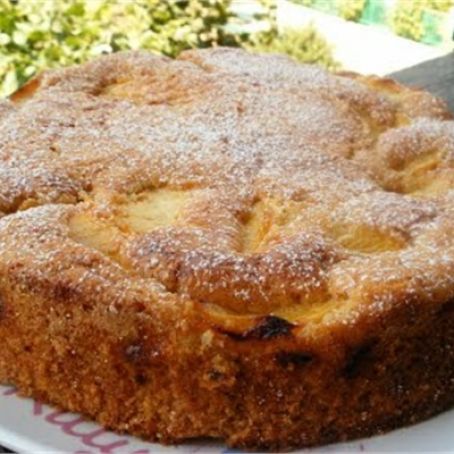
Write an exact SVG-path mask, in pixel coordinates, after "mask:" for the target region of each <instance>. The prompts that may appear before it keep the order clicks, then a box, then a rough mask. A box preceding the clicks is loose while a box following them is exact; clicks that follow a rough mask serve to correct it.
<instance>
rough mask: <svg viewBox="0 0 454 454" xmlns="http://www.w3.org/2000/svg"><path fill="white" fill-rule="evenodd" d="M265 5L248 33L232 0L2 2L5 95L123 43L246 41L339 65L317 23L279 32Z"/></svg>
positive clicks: (168, 50)
mask: <svg viewBox="0 0 454 454" xmlns="http://www.w3.org/2000/svg"><path fill="white" fill-rule="evenodd" d="M262 5H263V12H262V13H260V14H259V16H261V17H257V18H256V19H262V20H263V19H265V20H266V23H267V24H268V26H267V28H266V30H263V31H259V32H257V31H255V32H251V31H248V28H247V24H246V23H245V19H244V18H242V17H240V16H238V15H235V14H234V13H233V12H232V11H231V0H184V1H183V0H169V1H162V0H134V1H128V0H0V96H6V95H9V94H11V93H13V92H14V91H15V90H16V89H17V88H19V87H20V86H21V85H23V84H24V83H25V82H26V81H27V80H29V79H30V78H32V77H33V76H34V75H35V74H37V73H38V72H40V71H42V70H44V69H47V68H52V67H61V66H67V65H71V64H74V63H81V62H83V61H86V60H88V59H90V58H93V57H96V56H97V55H100V54H104V53H110V52H116V51H120V50H126V49H148V50H150V51H153V52H158V53H162V54H165V55H169V56H176V55H178V54H179V53H180V52H181V51H183V50H185V49H189V48H195V47H210V46H215V45H224V46H226V45H227V46H241V47H246V48H248V49H250V50H252V51H254V50H256V51H261V52H270V51H272V52H285V53H288V54H290V55H291V56H292V57H294V58H296V59H298V60H300V61H303V62H310V63H312V62H317V63H320V64H322V65H325V66H326V67H328V68H335V67H337V66H338V64H337V62H336V61H335V60H334V59H333V57H332V52H331V48H330V46H329V45H328V44H327V43H326V41H325V40H324V39H323V38H322V37H321V36H320V35H319V34H318V33H317V31H316V30H315V29H314V28H313V27H309V28H304V29H302V30H299V31H290V32H288V33H284V34H283V35H279V34H278V31H277V26H276V20H275V5H274V2H273V1H271V0H262Z"/></svg>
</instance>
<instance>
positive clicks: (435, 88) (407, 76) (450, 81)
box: [390, 53, 454, 112]
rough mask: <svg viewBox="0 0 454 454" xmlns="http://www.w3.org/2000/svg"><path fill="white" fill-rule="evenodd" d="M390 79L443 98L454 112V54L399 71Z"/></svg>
mask: <svg viewBox="0 0 454 454" xmlns="http://www.w3.org/2000/svg"><path fill="white" fill-rule="evenodd" d="M390 77H392V78H393V79H396V80H397V81H398V82H401V83H403V84H405V85H411V86H414V87H419V88H424V89H426V90H427V91H430V92H431V93H433V94H434V95H437V96H439V97H440V98H443V99H444V100H445V101H446V102H447V103H448V106H449V108H450V110H451V112H454V53H451V54H449V55H447V56H445V57H439V58H436V59H434V60H430V61H427V62H424V63H421V64H420V65H417V66H412V67H411V68H407V69H404V70H402V71H398V72H396V73H393V74H390Z"/></svg>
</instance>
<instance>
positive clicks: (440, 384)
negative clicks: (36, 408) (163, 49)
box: [0, 48, 454, 450]
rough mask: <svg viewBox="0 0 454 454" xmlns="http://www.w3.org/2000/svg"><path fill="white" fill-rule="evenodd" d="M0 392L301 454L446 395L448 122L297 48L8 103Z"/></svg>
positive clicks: (125, 69)
mask: <svg viewBox="0 0 454 454" xmlns="http://www.w3.org/2000/svg"><path fill="white" fill-rule="evenodd" d="M0 216H1V219H0V339H1V342H0V382H2V383H5V384H11V385H14V386H15V387H17V389H18V391H19V392H20V394H22V395H24V396H30V397H33V398H35V399H38V400H40V401H42V402H47V403H50V404H53V405H55V406H57V407H58V408H61V409H63V410H68V411H73V412H79V413H81V414H82V415H84V416H86V417H87V418H90V419H93V420H95V421H97V422H99V423H100V424H102V425H103V426H105V427H107V428H110V429H113V430H116V431H119V432H124V433H129V434H134V435H137V436H140V437H144V438H146V439H148V440H153V441H158V442H161V443H180V442H183V441H185V440H188V439H196V438H200V437H204V438H213V439H218V440H221V441H222V442H224V443H226V444H227V445H229V446H232V447H239V448H244V449H253V450H257V449H270V450H287V449H291V448H298V447H306V446H313V445H320V444H324V443H331V442H337V441H340V440H346V439H351V438H355V437H364V436H370V435H373V434H378V433H383V432H385V431H388V430H391V429H394V428H397V427H400V426H403V425H407V424H412V423H415V422H417V421H421V420H423V419H425V418H428V417H430V416H432V415H434V414H436V413H437V412H441V411H443V410H445V409H448V408H449V407H451V406H452V404H453V402H454V361H453V359H454V350H453V343H454V237H453V231H454V122H453V121H452V120H451V114H450V113H449V111H448V110H447V108H446V106H445V104H444V103H443V102H442V101H441V100H439V99H436V98H434V97H433V96H432V95H430V94H429V93H427V92H424V91H421V90H416V89H411V88H407V87H404V86H402V85H399V84H398V83H396V82H394V81H392V80H390V79H384V78H378V77H372V76H367V77H366V76H360V75H357V74H352V73H339V74H330V73H328V72H326V71H324V70H323V69H320V68H318V67H315V66H308V65H301V64H298V63H296V62H293V61H291V60H289V59H287V58H286V57H282V56H275V55H266V56H264V55H263V56H261V55H254V54H249V53H247V52H245V51H242V50H235V49H227V48H216V49H206V50H191V51H187V52H184V53H183V54H182V55H181V56H180V57H179V58H177V59H169V58H166V57H162V56H156V55H153V54H149V53H146V52H127V53H118V54H114V55H109V56H104V57H101V58H99V59H97V60H95V61H93V62H90V63H87V64H83V65H80V66H75V67H71V68H67V69H59V70H52V71H48V72H45V73H43V74H42V75H40V76H39V77H37V78H36V79H34V80H33V81H31V82H30V83H28V84H27V85H25V87H23V88H22V89H21V90H20V91H18V92H17V93H15V94H14V95H13V96H12V97H11V98H10V99H7V100H3V101H1V103H0Z"/></svg>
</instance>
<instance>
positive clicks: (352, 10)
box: [336, 0, 366, 22]
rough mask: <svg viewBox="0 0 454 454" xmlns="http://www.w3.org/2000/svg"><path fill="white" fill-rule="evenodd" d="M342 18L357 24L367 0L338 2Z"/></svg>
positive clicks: (338, 0) (340, 0)
mask: <svg viewBox="0 0 454 454" xmlns="http://www.w3.org/2000/svg"><path fill="white" fill-rule="evenodd" d="M336 1H337V11H338V14H339V16H340V17H342V18H343V19H346V20H351V21H354V22H357V21H358V20H359V19H360V18H361V15H362V13H363V10H364V7H365V6H366V0H336Z"/></svg>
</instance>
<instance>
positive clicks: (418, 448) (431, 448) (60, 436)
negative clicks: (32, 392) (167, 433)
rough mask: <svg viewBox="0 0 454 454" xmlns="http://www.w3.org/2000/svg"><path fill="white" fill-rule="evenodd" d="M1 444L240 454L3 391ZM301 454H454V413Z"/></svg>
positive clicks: (133, 453) (39, 449)
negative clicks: (106, 424) (150, 437)
mask: <svg viewBox="0 0 454 454" xmlns="http://www.w3.org/2000/svg"><path fill="white" fill-rule="evenodd" d="M0 444H2V445H4V446H6V447H8V448H10V449H13V450H15V451H18V452H21V453H46V454H47V453H57V452H58V453H61V452H65V453H74V454H95V453H103V454H120V453H121V454H155V453H156V454H157V453H167V454H170V453H172V454H177V453H180V454H181V453H200V454H204V453H220V454H221V453H222V454H227V453H238V452H240V451H236V450H232V449H227V448H225V447H223V446H222V445H220V444H215V443H208V442H207V443H203V442H200V441H199V442H197V443H193V444H185V445H180V446H171V447H167V446H162V445H158V444H154V443H147V442H144V441H142V440H139V439H137V438H134V437H127V436H123V435H117V434H114V433H112V432H107V431H104V430H103V429H102V428H101V427H100V426H98V425H96V424H94V423H89V422H85V421H84V420H83V419H82V418H81V417H80V416H78V415H74V414H71V413H64V412H60V411H58V410H55V409H54V408H51V407H48V406H46V405H42V404H38V403H36V402H34V401H33V400H30V399H22V398H19V397H17V396H16V395H15V393H14V389H13V388H10V387H5V386H0ZM299 452H305V453H307V452H311V453H312V452H450V453H454V410H451V411H449V412H447V413H444V414H442V415H440V416H437V417H435V418H432V419H431V420H429V421H426V422H424V423H421V424H418V425H415V426H413V427H410V428H406V429H400V430H396V431H394V432H391V433H389V434H387V435H383V436H379V437H373V438H369V439H367V440H357V441H354V442H351V443H343V444H337V445H330V446H325V447H322V448H317V449H310V450H304V451H299Z"/></svg>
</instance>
